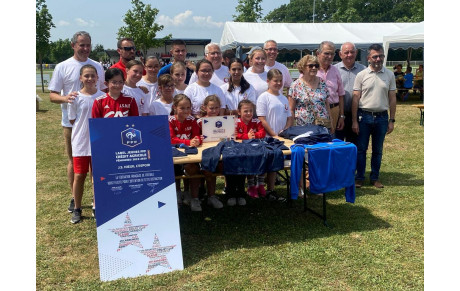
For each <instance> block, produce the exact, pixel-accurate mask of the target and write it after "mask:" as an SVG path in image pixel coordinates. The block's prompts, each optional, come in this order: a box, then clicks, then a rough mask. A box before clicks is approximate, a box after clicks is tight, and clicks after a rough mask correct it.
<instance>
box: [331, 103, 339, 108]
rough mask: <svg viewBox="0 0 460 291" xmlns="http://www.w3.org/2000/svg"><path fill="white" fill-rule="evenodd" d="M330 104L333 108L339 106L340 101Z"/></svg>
mask: <svg viewBox="0 0 460 291" xmlns="http://www.w3.org/2000/svg"><path fill="white" fill-rule="evenodd" d="M329 106H330V107H331V108H334V107H336V106H339V103H334V104H329Z"/></svg>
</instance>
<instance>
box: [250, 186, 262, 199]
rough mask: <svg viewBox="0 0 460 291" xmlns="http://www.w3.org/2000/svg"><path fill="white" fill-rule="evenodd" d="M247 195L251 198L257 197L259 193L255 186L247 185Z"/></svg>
mask: <svg viewBox="0 0 460 291" xmlns="http://www.w3.org/2000/svg"><path fill="white" fill-rule="evenodd" d="M248 195H249V196H250V197H252V198H259V194H258V192H257V188H256V186H249V187H248Z"/></svg>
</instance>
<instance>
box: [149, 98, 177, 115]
mask: <svg viewBox="0 0 460 291" xmlns="http://www.w3.org/2000/svg"><path fill="white" fill-rule="evenodd" d="M168 107H169V109H168ZM171 107H172V103H171V104H165V103H163V102H161V101H160V99H157V100H154V101H153V102H152V103H150V105H149V107H148V114H149V115H169V113H171Z"/></svg>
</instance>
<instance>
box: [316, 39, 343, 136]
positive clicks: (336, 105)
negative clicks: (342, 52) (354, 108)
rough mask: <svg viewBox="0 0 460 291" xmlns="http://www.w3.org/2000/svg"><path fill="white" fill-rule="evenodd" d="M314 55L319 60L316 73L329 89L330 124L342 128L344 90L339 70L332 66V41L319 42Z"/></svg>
mask: <svg viewBox="0 0 460 291" xmlns="http://www.w3.org/2000/svg"><path fill="white" fill-rule="evenodd" d="M316 55H317V56H318V61H319V69H318V73H317V74H316V75H317V76H318V77H320V78H321V79H323V80H324V81H325V82H326V85H327V89H328V90H329V98H328V101H329V104H330V106H331V111H330V112H331V121H332V126H335V127H336V129H337V130H342V129H343V127H344V125H345V123H344V119H345V114H344V99H343V98H344V96H345V90H344V88H343V83H342V77H341V76H340V72H339V70H338V69H337V68H336V67H335V66H332V61H333V60H334V56H335V45H334V43H333V42H330V41H323V42H321V44H320V45H319V48H318V50H317V51H316Z"/></svg>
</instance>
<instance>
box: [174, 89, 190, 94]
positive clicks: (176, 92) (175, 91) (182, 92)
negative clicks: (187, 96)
mask: <svg viewBox="0 0 460 291" xmlns="http://www.w3.org/2000/svg"><path fill="white" fill-rule="evenodd" d="M185 89H187V88H185ZM185 89H184V90H179V89H174V95H173V96H176V95H177V94H184V92H185Z"/></svg>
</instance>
